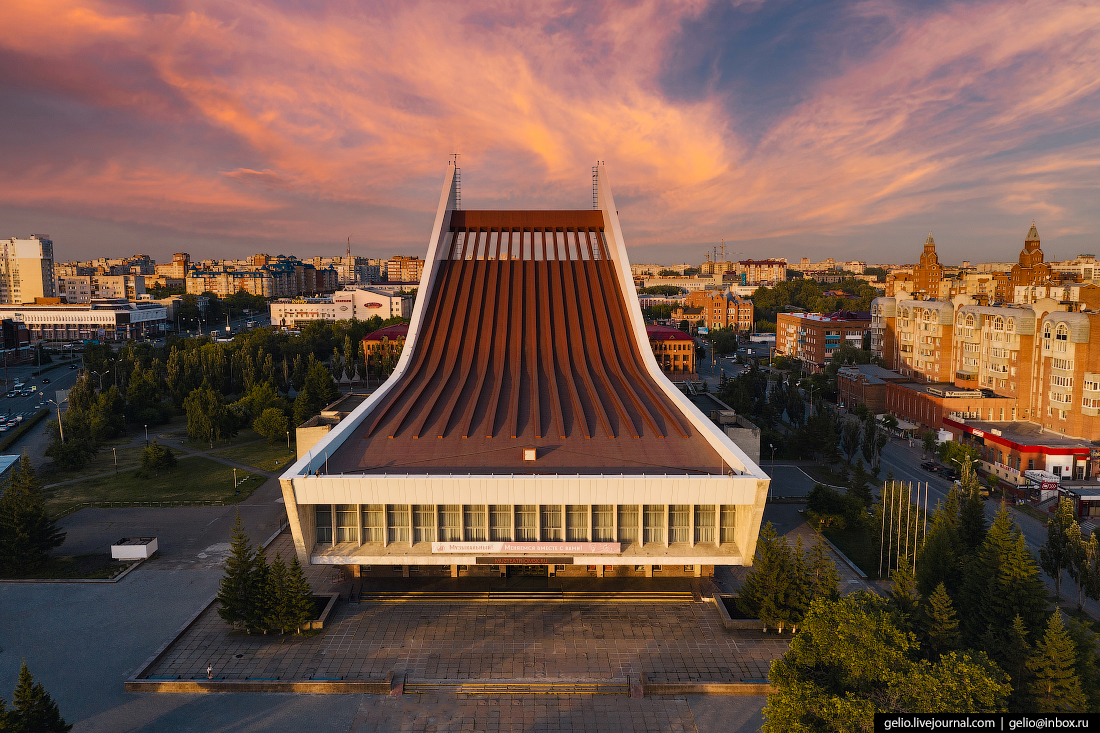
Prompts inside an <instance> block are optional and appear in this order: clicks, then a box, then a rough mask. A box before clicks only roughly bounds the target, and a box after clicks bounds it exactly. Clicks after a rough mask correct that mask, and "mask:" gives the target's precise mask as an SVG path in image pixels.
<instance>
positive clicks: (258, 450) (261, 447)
mask: <svg viewBox="0 0 1100 733" xmlns="http://www.w3.org/2000/svg"><path fill="white" fill-rule="evenodd" d="M293 445H294V444H293V443H291V449H290V450H287V448H286V443H283V442H279V443H274V444H273V443H269V442H267V441H266V440H263V441H260V442H259V443H251V444H249V445H238V446H234V447H232V448H226V449H224V450H218V451H214V453H213V454H212V455H215V456H217V457H218V458H228V459H229V460H231V461H237V462H238V463H244V464H246V465H249V466H255V467H256V468H259V469H261V470H263V471H271V472H276V471H281V470H283V469H285V468H286V466H287V463H288V462H290V461H293V459H294V448H293Z"/></svg>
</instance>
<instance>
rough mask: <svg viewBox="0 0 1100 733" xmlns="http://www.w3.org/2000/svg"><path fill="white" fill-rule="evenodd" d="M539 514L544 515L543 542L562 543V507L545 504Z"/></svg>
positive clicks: (540, 508)
mask: <svg viewBox="0 0 1100 733" xmlns="http://www.w3.org/2000/svg"><path fill="white" fill-rule="evenodd" d="M539 512H540V513H541V514H542V541H543V542H561V505H559V504H543V505H542V506H540V507H539Z"/></svg>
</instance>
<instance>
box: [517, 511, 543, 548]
mask: <svg viewBox="0 0 1100 733" xmlns="http://www.w3.org/2000/svg"><path fill="white" fill-rule="evenodd" d="M538 539H539V511H538V506H537V505H535V504H517V505H516V542H538Z"/></svg>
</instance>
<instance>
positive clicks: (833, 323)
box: [775, 311, 871, 371]
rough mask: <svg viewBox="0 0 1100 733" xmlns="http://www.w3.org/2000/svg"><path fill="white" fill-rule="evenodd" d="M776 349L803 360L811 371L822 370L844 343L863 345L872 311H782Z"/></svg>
mask: <svg viewBox="0 0 1100 733" xmlns="http://www.w3.org/2000/svg"><path fill="white" fill-rule="evenodd" d="M776 321H777V322H776V328H775V330H776V337H775V353H776V354H777V355H782V356H790V357H793V358H795V359H798V360H800V361H802V363H803V364H804V365H805V366H806V367H807V368H808V369H809V370H810V371H821V370H822V369H823V368H824V367H825V364H826V362H828V361H829V359H831V358H832V356H833V354H834V353H835V352H836V350H837V349H839V348H840V345H841V344H844V343H848V344H851V345H852V346H854V347H856V348H857V349H859V348H862V347H863V334H864V333H866V332H868V331H870V329H871V314H870V313H869V312H867V311H861V312H857V313H853V312H851V311H837V312H836V313H829V314H822V313H779V314H778V315H777V316H776Z"/></svg>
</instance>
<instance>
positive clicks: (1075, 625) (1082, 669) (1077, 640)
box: [1066, 618, 1100, 713]
mask: <svg viewBox="0 0 1100 733" xmlns="http://www.w3.org/2000/svg"><path fill="white" fill-rule="evenodd" d="M1066 633H1067V634H1069V638H1070V639H1072V640H1073V647H1074V649H1075V650H1076V651H1077V665H1076V671H1077V679H1078V680H1080V682H1081V690H1082V691H1083V692H1084V693H1085V700H1086V705H1085V710H1087V711H1088V712H1090V713H1100V656H1098V652H1097V646H1096V645H1097V641H1098V638H1097V636H1096V634H1095V633H1093V631H1092V629H1090V628H1089V627H1088V626H1086V625H1085V624H1083V623H1081V622H1080V621H1078V620H1077V619H1075V618H1070V619H1069V620H1068V622H1067V623H1066Z"/></svg>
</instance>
